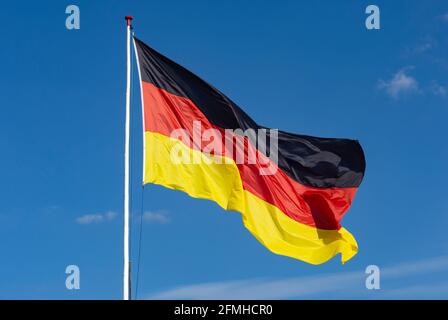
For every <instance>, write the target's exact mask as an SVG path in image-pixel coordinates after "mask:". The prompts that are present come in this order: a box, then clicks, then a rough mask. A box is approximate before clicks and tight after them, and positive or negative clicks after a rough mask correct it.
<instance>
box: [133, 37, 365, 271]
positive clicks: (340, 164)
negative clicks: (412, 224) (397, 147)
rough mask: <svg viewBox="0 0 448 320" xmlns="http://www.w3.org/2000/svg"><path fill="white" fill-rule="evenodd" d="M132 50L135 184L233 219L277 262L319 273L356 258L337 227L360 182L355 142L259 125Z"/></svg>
mask: <svg viewBox="0 0 448 320" xmlns="http://www.w3.org/2000/svg"><path fill="white" fill-rule="evenodd" d="M134 45H135V49H136V53H137V61H138V66H139V75H140V82H141V92H142V105H143V127H144V173H143V182H144V183H145V184H147V183H154V184H158V185H162V186H165V187H167V188H171V189H175V190H181V191H183V192H186V193H187V194H188V195H190V196H191V197H194V198H202V199H209V200H212V201H214V202H216V203H217V204H218V205H219V206H221V207H222V208H224V209H226V210H233V211H238V212H240V213H241V215H242V220H243V223H244V225H245V227H246V228H247V229H248V230H249V231H250V232H251V233H252V234H253V235H254V236H255V237H256V238H257V239H258V240H259V241H260V242H261V243H262V244H263V245H264V246H266V247H267V248H268V249H269V250H271V251H272V252H274V253H277V254H280V255H285V256H289V257H292V258H296V259H299V260H302V261H305V262H308V263H311V264H321V263H324V262H325V261H327V260H329V259H330V258H332V257H333V256H335V255H336V254H341V261H342V263H345V262H346V261H348V260H349V259H350V258H351V257H353V256H354V255H355V254H356V252H357V251H358V246H357V243H356V240H355V238H354V237H353V236H352V235H351V234H350V233H349V232H348V231H347V230H346V229H344V228H343V227H341V225H340V222H341V219H342V217H343V216H344V214H345V213H346V212H347V210H348V209H349V207H350V205H351V203H352V201H353V198H354V196H355V193H356V191H357V188H358V187H359V185H360V183H361V180H362V178H363V176H364V170H365V159H364V153H363V150H362V148H361V146H360V144H359V143H358V142H357V141H355V140H349V139H334V138H317V137H312V136H306V135H299V134H294V133H289V132H284V131H280V130H274V129H269V128H266V127H263V126H260V125H258V124H257V123H256V122H255V121H254V120H252V119H251V118H250V117H249V116H248V115H247V114H246V113H245V112H244V111H243V110H242V109H241V108H240V107H238V106H237V105H236V104H235V103H234V102H233V101H232V100H230V99H229V98H228V97H227V96H225V95H224V94H223V93H221V92H220V91H219V90H217V89H216V88H214V87H213V86H211V85H210V84H208V83H207V82H205V81H204V80H202V79H201V78H199V77H198V76H196V75H195V74H193V73H192V72H190V71H188V70H187V69H185V68H184V67H182V66H180V65H179V64H177V63H175V62H173V61H172V60H170V59H168V58H167V57H165V56H163V55H162V54H160V53H158V52H157V51H155V50H154V49H152V48H150V47H149V46H148V45H146V44H145V43H143V42H142V41H140V40H139V39H137V38H134ZM273 107H274V106H273ZM271 112H276V110H275V108H273V110H272V111H271Z"/></svg>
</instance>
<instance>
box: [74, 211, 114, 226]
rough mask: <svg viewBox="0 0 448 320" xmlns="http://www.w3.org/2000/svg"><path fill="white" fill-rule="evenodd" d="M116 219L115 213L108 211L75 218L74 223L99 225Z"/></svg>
mask: <svg viewBox="0 0 448 320" xmlns="http://www.w3.org/2000/svg"><path fill="white" fill-rule="evenodd" d="M116 217H117V213H116V212H114V211H108V212H106V213H93V214H85V215H83V216H80V217H78V218H76V222H77V223H79V224H91V223H100V222H104V221H111V220H114V219H115V218H116Z"/></svg>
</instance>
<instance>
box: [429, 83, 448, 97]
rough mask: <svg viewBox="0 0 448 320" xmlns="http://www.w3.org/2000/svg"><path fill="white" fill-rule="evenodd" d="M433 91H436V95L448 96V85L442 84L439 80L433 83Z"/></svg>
mask: <svg viewBox="0 0 448 320" xmlns="http://www.w3.org/2000/svg"><path fill="white" fill-rule="evenodd" d="M431 91H432V93H434V94H435V95H436V96H439V97H443V98H445V97H447V96H448V86H444V85H441V84H440V83H438V82H433V83H432V85H431Z"/></svg>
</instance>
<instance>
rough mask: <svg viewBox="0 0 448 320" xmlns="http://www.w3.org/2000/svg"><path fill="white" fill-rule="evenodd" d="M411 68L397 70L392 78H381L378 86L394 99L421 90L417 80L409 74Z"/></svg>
mask: <svg viewBox="0 0 448 320" xmlns="http://www.w3.org/2000/svg"><path fill="white" fill-rule="evenodd" d="M410 69H411V68H404V69H401V70H399V71H397V72H396V73H395V74H394V76H393V77H392V78H391V79H390V80H380V81H379V84H378V87H379V88H380V89H382V90H384V91H385V92H386V93H387V94H388V95H389V96H391V97H392V98H394V99H398V98H399V97H401V96H403V95H406V94H410V93H415V92H418V91H419V85H418V82H417V80H416V79H415V78H414V77H412V76H411V75H409V74H408V72H409V70H410Z"/></svg>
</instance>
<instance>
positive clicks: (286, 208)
mask: <svg viewBox="0 0 448 320" xmlns="http://www.w3.org/2000/svg"><path fill="white" fill-rule="evenodd" d="M142 86H143V98H144V104H145V107H144V110H145V115H144V125H145V131H151V132H158V133H161V134H163V135H166V136H171V135H172V132H173V131H174V130H175V129H184V130H185V132H187V133H188V137H187V139H189V140H190V141H184V142H186V143H189V144H190V146H191V147H192V148H195V149H198V150H201V151H204V150H205V149H206V148H207V146H209V145H210V142H206V143H203V142H202V143H201V144H200V145H194V146H193V135H194V134H197V135H200V136H199V137H201V136H203V134H204V131H205V130H208V129H215V130H218V131H219V132H220V133H221V135H220V138H222V140H221V141H219V143H217V141H216V139H215V140H213V141H212V143H211V144H212V145H214V146H215V147H218V149H219V148H220V149H221V150H222V152H219V151H218V152H215V153H216V154H219V155H224V156H228V157H231V158H233V159H234V160H235V158H236V155H237V154H239V155H241V153H244V156H245V158H246V159H247V155H248V153H249V154H250V153H251V152H253V153H255V154H256V155H257V158H256V159H257V163H255V164H248V163H247V161H244V164H237V166H238V169H239V171H240V175H241V180H242V181H243V188H244V189H246V190H247V191H249V192H251V193H253V194H254V195H256V196H257V197H259V198H261V199H263V200H265V201H266V202H268V203H270V204H272V205H274V206H276V207H278V208H279V209H280V210H281V211H282V212H284V213H285V214H286V215H288V216H289V217H290V218H292V219H294V220H296V221H298V222H300V223H303V224H306V225H310V226H314V227H317V228H319V229H326V230H338V229H339V228H340V224H339V222H340V220H341V219H342V217H343V215H344V213H345V212H346V211H347V210H348V208H349V207H350V204H351V203H352V201H353V198H354V196H355V193H356V190H357V189H356V188H313V187H309V186H304V185H302V184H300V183H298V182H297V181H295V180H293V179H291V178H290V177H288V176H287V175H286V173H285V172H284V171H283V170H281V169H280V168H278V167H277V166H276V165H275V164H274V163H273V162H272V161H270V160H269V159H268V158H267V157H266V156H265V155H263V154H262V153H261V152H259V151H258V150H257V149H256V147H255V146H253V145H252V143H250V142H249V140H248V139H247V138H246V137H241V136H235V135H233V136H232V137H233V138H235V139H239V141H244V142H243V143H244V148H243V145H241V144H238V143H237V144H234V145H236V149H238V150H237V151H236V152H235V155H233V154H232V150H231V149H226V148H225V133H224V129H222V128H219V127H215V126H213V125H212V124H210V122H209V121H208V120H207V118H206V117H205V116H204V114H203V113H202V112H201V111H200V110H199V108H197V107H196V106H195V105H194V103H193V102H192V101H191V100H189V99H187V98H184V97H179V96H176V95H173V94H171V93H169V92H167V91H165V90H163V89H160V88H157V87H155V86H154V85H153V84H150V83H147V82H145V81H143V84H142ZM193 121H200V124H201V128H200V129H201V132H195V133H194V128H193ZM198 129H199V128H198V127H196V131H198ZM209 132H210V131H209ZM196 141H198V140H196ZM199 141H200V139H199ZM242 148H243V149H242ZM215 151H216V149H215ZM266 163H269V164H271V165H274V166H275V167H276V169H277V170H276V172H275V174H272V175H260V174H259V172H260V171H259V169H260V168H261V167H265V166H263V164H266Z"/></svg>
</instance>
